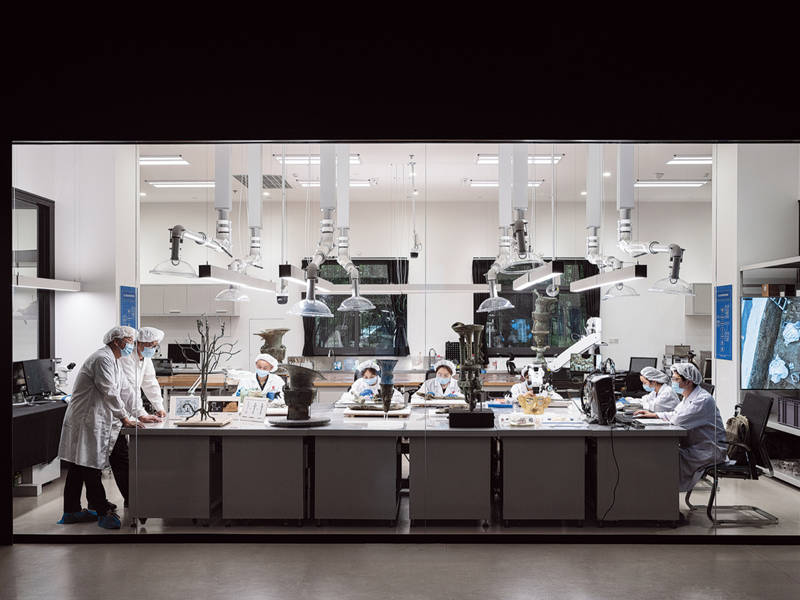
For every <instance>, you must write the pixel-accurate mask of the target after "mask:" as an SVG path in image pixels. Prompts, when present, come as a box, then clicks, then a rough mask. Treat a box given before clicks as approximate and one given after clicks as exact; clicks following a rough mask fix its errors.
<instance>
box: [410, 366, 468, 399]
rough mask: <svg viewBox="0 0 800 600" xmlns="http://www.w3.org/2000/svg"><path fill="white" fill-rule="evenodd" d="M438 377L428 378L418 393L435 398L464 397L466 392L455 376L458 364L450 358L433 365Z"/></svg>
mask: <svg viewBox="0 0 800 600" xmlns="http://www.w3.org/2000/svg"><path fill="white" fill-rule="evenodd" d="M433 368H434V370H435V371H436V377H432V378H431V379H426V380H425V382H424V383H423V384H422V385H421V386H419V389H418V390H417V395H419V396H432V397H434V398H463V397H464V394H462V393H461V389H460V388H459V387H458V382H457V381H456V380H455V378H454V377H453V376H454V375H455V374H456V366H455V365H454V364H453V363H452V362H451V361H449V360H446V359H443V360H440V361H439V362H437V363H436V364H435V365H433Z"/></svg>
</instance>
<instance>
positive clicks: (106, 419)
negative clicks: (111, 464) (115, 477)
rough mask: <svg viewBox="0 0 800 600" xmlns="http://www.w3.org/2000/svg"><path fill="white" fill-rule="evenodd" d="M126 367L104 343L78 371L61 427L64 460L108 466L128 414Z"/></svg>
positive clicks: (61, 455)
mask: <svg viewBox="0 0 800 600" xmlns="http://www.w3.org/2000/svg"><path fill="white" fill-rule="evenodd" d="M123 378H124V375H123V373H122V369H121V368H120V366H119V363H118V361H117V359H116V358H114V353H113V352H112V351H111V348H109V347H108V346H103V347H102V348H100V349H99V350H97V351H96V352H95V353H94V354H92V355H91V356H90V357H89V358H87V359H86V362H84V363H83V365H82V366H81V368H80V371H78V376H77V377H76V378H75V385H74V386H73V389H72V399H71V400H70V402H69V406H67V412H66V414H65V415H64V423H63V424H62V426H61V441H60V443H59V445H58V456H59V458H62V459H63V460H66V461H69V462H71V463H75V464H76V465H81V466H84V467H91V468H93V469H104V468H105V467H107V466H108V457H109V456H110V455H111V450H112V449H113V448H114V444H115V443H116V442H117V437H118V436H119V431H120V429H122V419H123V418H125V417H126V416H127V411H126V410H125V403H124V401H123V400H122V394H123V393H124V392H123V386H127V383H126V382H125V380H124V379H123Z"/></svg>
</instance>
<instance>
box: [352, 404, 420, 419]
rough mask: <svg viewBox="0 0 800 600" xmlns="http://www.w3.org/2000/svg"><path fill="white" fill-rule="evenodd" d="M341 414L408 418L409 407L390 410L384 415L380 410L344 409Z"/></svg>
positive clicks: (409, 413)
mask: <svg viewBox="0 0 800 600" xmlns="http://www.w3.org/2000/svg"><path fill="white" fill-rule="evenodd" d="M342 414H344V416H345V417H383V415H384V414H387V415H388V416H390V417H408V416H410V415H411V407H410V406H406V407H405V408H401V409H399V410H390V411H389V412H388V413H384V412H383V411H382V410H353V409H352V408H345V409H344V412H343V413H342Z"/></svg>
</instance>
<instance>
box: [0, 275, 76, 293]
mask: <svg viewBox="0 0 800 600" xmlns="http://www.w3.org/2000/svg"><path fill="white" fill-rule="evenodd" d="M11 285H12V286H13V287H18V288H30V289H33V290H53V291H54V292H80V291H81V282H80V281H67V280H65V279H47V278H45V277H27V276H25V275H11Z"/></svg>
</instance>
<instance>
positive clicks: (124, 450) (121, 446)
mask: <svg viewBox="0 0 800 600" xmlns="http://www.w3.org/2000/svg"><path fill="white" fill-rule="evenodd" d="M108 462H109V463H111V471H112V472H113V473H114V481H116V482H117V488H119V491H120V493H121V494H122V498H123V499H124V500H125V506H127V505H128V438H127V437H126V436H124V435H122V434H120V435H119V436H118V437H117V443H116V444H114V449H113V450H112V451H111V456H110V457H109V458H108Z"/></svg>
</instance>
